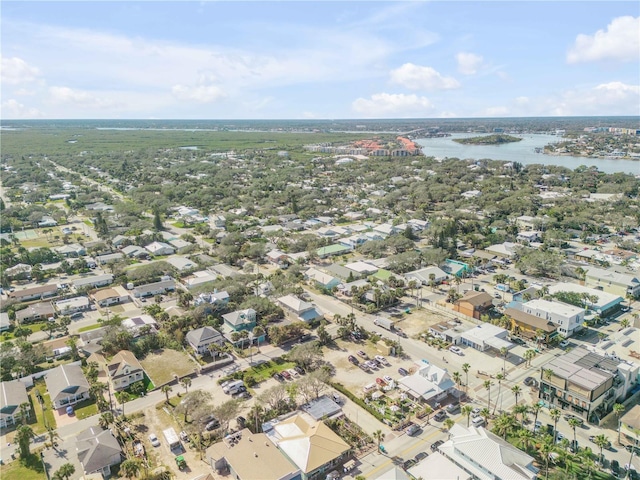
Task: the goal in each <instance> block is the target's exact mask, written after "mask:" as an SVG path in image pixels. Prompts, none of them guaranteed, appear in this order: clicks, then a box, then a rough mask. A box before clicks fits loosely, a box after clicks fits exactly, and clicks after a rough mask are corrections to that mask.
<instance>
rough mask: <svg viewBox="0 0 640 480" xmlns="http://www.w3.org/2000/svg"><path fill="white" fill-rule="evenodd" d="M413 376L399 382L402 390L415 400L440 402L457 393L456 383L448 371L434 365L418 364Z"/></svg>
mask: <svg viewBox="0 0 640 480" xmlns="http://www.w3.org/2000/svg"><path fill="white" fill-rule="evenodd" d="M417 366H418V369H417V370H416V372H415V373H414V374H413V375H408V376H406V377H402V378H401V379H400V380H398V386H399V387H400V389H401V390H403V391H404V392H406V393H407V394H408V395H410V396H411V397H413V398H415V399H422V400H425V401H427V402H432V403H435V402H438V401H439V400H442V399H444V398H445V397H446V396H447V395H449V393H453V392H454V391H455V383H454V381H453V380H452V379H451V376H450V375H449V372H447V370H446V369H444V368H440V367H437V366H435V365H434V364H432V363H422V364H417Z"/></svg>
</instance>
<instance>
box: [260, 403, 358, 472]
mask: <svg viewBox="0 0 640 480" xmlns="http://www.w3.org/2000/svg"><path fill="white" fill-rule="evenodd" d="M266 425H268V430H266V431H265V433H266V434H267V436H268V437H269V439H270V440H271V441H272V442H273V443H274V444H275V445H276V446H277V447H278V450H280V451H281V452H282V453H283V454H284V456H285V457H286V458H287V459H289V461H290V462H291V463H292V464H293V465H295V466H297V467H298V468H299V469H300V471H301V477H300V478H301V479H302V480H319V479H324V478H325V477H326V475H327V473H329V472H331V471H332V470H335V469H336V468H337V467H339V466H340V465H342V464H344V463H345V462H346V461H348V460H349V458H350V457H351V454H352V451H351V447H350V446H349V444H348V443H347V442H345V441H344V440H343V439H342V438H340V437H339V436H338V435H337V434H336V433H334V432H333V430H331V429H330V428H329V427H327V426H326V425H325V424H324V423H323V422H321V421H316V420H313V419H312V418H311V417H310V416H309V415H308V414H306V413H296V414H295V415H293V416H291V417H289V418H287V419H285V420H280V421H277V422H270V423H268V424H266ZM263 427H264V426H263Z"/></svg>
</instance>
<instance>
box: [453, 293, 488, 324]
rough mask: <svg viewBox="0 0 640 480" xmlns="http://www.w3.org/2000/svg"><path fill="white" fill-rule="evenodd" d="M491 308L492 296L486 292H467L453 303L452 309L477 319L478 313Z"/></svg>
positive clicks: (480, 313)
mask: <svg viewBox="0 0 640 480" xmlns="http://www.w3.org/2000/svg"><path fill="white" fill-rule="evenodd" d="M491 308H493V297H492V296H491V295H489V294H488V293H486V292H475V291H473V290H471V291H469V292H467V293H466V294H465V295H464V297H462V298H461V299H459V300H456V302H455V303H454V304H453V309H454V310H455V311H456V312H460V313H462V314H463V315H467V316H469V317H473V318H475V319H477V320H479V319H480V315H482V314H484V313H486V312H487V311H488V310H490V309H491Z"/></svg>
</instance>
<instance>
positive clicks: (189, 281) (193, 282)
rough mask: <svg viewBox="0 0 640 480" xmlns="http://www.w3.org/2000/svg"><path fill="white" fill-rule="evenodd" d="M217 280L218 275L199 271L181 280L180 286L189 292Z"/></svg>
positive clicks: (207, 271)
mask: <svg viewBox="0 0 640 480" xmlns="http://www.w3.org/2000/svg"><path fill="white" fill-rule="evenodd" d="M217 278H218V275H216V274H215V273H212V272H210V271H209V270H200V271H197V272H193V274H192V275H191V276H189V277H187V278H185V279H183V281H182V284H183V285H184V286H185V287H186V288H187V290H191V289H192V288H196V287H199V286H200V285H202V284H204V283H209V282H213V281H215V280H216V279H217Z"/></svg>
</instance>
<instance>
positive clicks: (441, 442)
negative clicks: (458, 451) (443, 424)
mask: <svg viewBox="0 0 640 480" xmlns="http://www.w3.org/2000/svg"><path fill="white" fill-rule="evenodd" d="M443 443H444V440H438V441H437V442H433V443H432V444H431V451H432V452H435V451H436V450H438V447H439V446H440V445H442V444H443Z"/></svg>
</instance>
